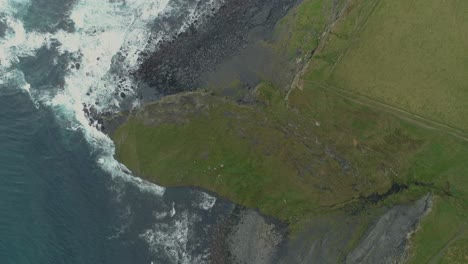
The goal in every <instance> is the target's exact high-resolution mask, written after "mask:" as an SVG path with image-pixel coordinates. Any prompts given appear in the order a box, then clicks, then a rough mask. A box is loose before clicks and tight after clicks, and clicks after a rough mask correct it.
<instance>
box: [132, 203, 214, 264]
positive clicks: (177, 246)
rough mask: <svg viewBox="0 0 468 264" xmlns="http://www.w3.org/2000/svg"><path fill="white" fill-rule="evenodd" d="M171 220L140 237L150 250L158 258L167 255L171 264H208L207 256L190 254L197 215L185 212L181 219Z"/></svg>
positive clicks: (155, 226)
mask: <svg viewBox="0 0 468 264" xmlns="http://www.w3.org/2000/svg"><path fill="white" fill-rule="evenodd" d="M171 219H172V220H171V222H169V223H159V222H158V223H156V224H154V226H153V227H152V228H151V229H147V230H145V231H144V232H143V233H142V234H140V237H141V238H142V239H143V240H145V241H146V242H147V243H148V245H149V247H150V250H151V251H153V253H154V254H155V255H158V256H161V254H165V255H166V256H167V257H168V258H169V259H170V261H171V263H180V264H194V263H197V264H203V263H207V260H206V259H207V256H208V255H207V254H193V255H191V254H188V251H189V249H188V242H189V240H190V239H192V237H191V235H190V230H191V228H192V225H194V224H195V222H196V221H197V220H198V218H197V217H196V215H190V214H189V213H188V212H187V211H184V212H182V213H181V214H179V217H176V218H171ZM155 263H158V262H155ZM161 264H162V263H161Z"/></svg>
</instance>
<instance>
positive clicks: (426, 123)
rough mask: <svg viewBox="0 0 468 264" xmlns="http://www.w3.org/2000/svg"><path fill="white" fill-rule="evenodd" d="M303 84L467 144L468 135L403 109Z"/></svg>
mask: <svg viewBox="0 0 468 264" xmlns="http://www.w3.org/2000/svg"><path fill="white" fill-rule="evenodd" d="M303 82H304V83H312V84H315V85H317V86H318V87H320V88H321V89H323V90H324V91H326V92H328V93H331V94H334V95H337V96H339V97H342V98H345V99H347V100H350V101H353V102H355V103H358V104H362V105H366V106H370V107H373V108H377V109H379V110H383V111H385V112H388V113H391V114H393V115H395V116H397V117H399V118H401V119H403V120H405V121H408V122H410V123H412V124H414V125H417V126H419V127H422V128H425V129H431V130H436V131H441V132H444V133H447V134H449V135H452V136H454V137H457V138H459V139H461V140H464V141H466V142H468V133H466V132H465V131H462V130H459V129H456V128H453V127H450V126H448V125H446V124H443V123H439V122H437V121H434V120H430V119H427V118H425V117H422V116H419V115H416V114H413V113H411V112H408V111H405V110H403V109H400V108H397V107H394V106H391V105H388V104H385V103H382V102H379V101H376V100H374V99H371V98H368V97H365V96H362V95H358V94H356V93H353V92H351V91H346V90H343V89H339V88H336V87H332V86H329V85H325V84H323V83H319V82H315V81H306V80H304V81H303Z"/></svg>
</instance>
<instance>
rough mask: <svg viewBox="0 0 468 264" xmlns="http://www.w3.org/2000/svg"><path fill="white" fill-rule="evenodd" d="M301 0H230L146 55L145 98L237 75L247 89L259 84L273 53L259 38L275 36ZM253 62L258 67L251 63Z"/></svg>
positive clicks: (142, 74)
mask: <svg viewBox="0 0 468 264" xmlns="http://www.w3.org/2000/svg"><path fill="white" fill-rule="evenodd" d="M297 2H298V1H297V0H246V1H244V0H227V1H226V2H225V3H224V4H223V5H222V6H221V8H220V9H219V11H218V12H216V13H215V14H213V15H211V16H210V17H205V21H204V22H203V23H202V24H200V25H197V26H195V25H193V26H191V27H190V28H189V29H188V30H186V31H185V32H184V33H181V34H180V35H178V36H177V37H175V38H174V39H173V40H169V41H166V42H164V41H163V42H162V43H161V45H160V47H159V48H158V49H157V51H155V52H152V53H150V54H146V56H144V57H143V63H142V65H141V67H140V68H139V69H138V71H137V72H136V73H135V74H136V76H137V77H138V79H140V80H141V81H142V82H143V85H141V87H140V94H141V95H142V97H143V99H144V100H146V101H151V100H152V99H154V98H157V97H158V96H161V95H167V94H173V93H177V92H181V91H188V90H194V89H198V88H207V87H210V86H216V85H219V84H223V83H224V84H227V83H228V82H230V81H231V82H232V81H233V80H240V82H241V83H242V87H243V88H245V89H250V88H253V87H255V86H256V85H257V84H258V83H259V82H260V79H261V76H260V73H261V70H262V67H261V66H262V65H267V64H269V62H271V59H272V58H273V57H274V56H273V55H272V54H271V53H268V52H267V51H265V49H264V48H259V47H258V43H257V42H258V41H269V40H271V38H272V32H273V30H274V27H275V25H276V23H277V22H278V21H279V20H280V19H281V18H282V17H283V16H284V15H285V14H286V13H287V11H288V10H289V9H290V8H291V7H293V6H294V5H295V4H296V3H297ZM252 63H254V64H255V67H249V66H248V65H251V64H252ZM259 66H260V67H259Z"/></svg>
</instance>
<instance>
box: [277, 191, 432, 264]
mask: <svg viewBox="0 0 468 264" xmlns="http://www.w3.org/2000/svg"><path fill="white" fill-rule="evenodd" d="M430 204H431V195H426V196H424V197H422V198H420V199H419V200H417V201H416V202H414V203H412V204H407V205H397V206H394V207H392V208H390V209H386V210H385V209H384V208H381V209H375V210H373V211H372V210H371V211H369V212H368V213H367V214H366V216H356V215H353V216H350V215H347V214H343V215H334V216H333V217H328V216H319V217H316V218H315V219H313V220H312V221H311V224H310V226H309V228H308V229H307V230H306V231H304V232H303V233H302V234H300V235H299V236H298V237H297V238H295V239H293V240H292V241H289V242H288V243H287V245H286V246H285V247H284V248H283V249H282V253H281V258H280V260H279V261H278V263H281V264H286V263H287V264H296V263H297V264H302V263H349V264H354V263H372V264H379V263H382V264H384V263H385V264H386V263H400V262H403V260H404V258H405V254H406V250H407V247H408V243H409V237H410V234H411V233H413V232H414V231H415V230H416V228H417V226H418V224H419V222H420V221H421V219H422V218H423V216H424V215H425V214H426V213H427V211H428V210H429V208H430ZM364 222H366V223H367V226H368V227H367V228H366V229H364V230H361V229H362V226H363V223H364ZM362 231H364V232H362ZM361 232H362V235H360V233H361ZM356 239H357V243H356V242H353V241H356Z"/></svg>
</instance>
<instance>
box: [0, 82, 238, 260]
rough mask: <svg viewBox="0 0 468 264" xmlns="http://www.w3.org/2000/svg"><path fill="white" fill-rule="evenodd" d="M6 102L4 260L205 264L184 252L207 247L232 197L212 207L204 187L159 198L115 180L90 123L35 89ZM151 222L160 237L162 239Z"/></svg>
mask: <svg viewBox="0 0 468 264" xmlns="http://www.w3.org/2000/svg"><path fill="white" fill-rule="evenodd" d="M0 108H1V111H0V263H6V264H9V263H12V264H13V263H15V264H26V263H36V264H41V263H44V264H46V263H70V264H73V263H77V264H78V263H80V264H83V263H90V264H93V263H151V261H153V262H154V263H203V261H199V260H197V259H196V258H190V257H186V258H184V257H183V255H184V254H187V256H190V254H191V255H193V256H197V255H204V254H206V253H207V252H206V248H207V246H209V239H208V238H209V236H208V233H209V232H210V231H209V229H207V227H210V226H213V224H214V223H215V222H216V221H217V219H219V218H220V217H223V216H226V215H228V213H229V212H230V210H231V209H232V207H231V206H230V205H229V204H227V203H226V202H224V201H219V202H217V203H216V205H215V206H214V207H213V208H212V210H210V211H206V210H203V209H200V208H199V207H197V204H196V203H195V204H194V202H196V201H197V199H199V198H200V196H199V192H197V191H195V190H190V189H185V188H180V189H171V190H168V191H166V193H165V195H164V196H163V197H159V196H158V195H156V194H154V193H151V192H145V191H142V190H141V189H140V187H138V186H137V185H134V184H130V183H127V182H125V181H119V180H118V179H114V178H112V177H111V176H110V175H108V174H107V173H105V172H103V171H102V170H101V168H99V167H98V166H97V165H96V162H95V158H96V157H95V156H94V155H93V150H92V149H91V148H90V147H89V144H88V143H87V142H86V141H85V139H84V137H83V135H82V133H81V132H80V131H70V130H66V129H63V127H62V126H61V125H60V124H59V123H57V120H56V118H55V115H54V114H53V113H52V112H51V111H50V110H48V109H45V108H36V106H35V105H34V104H33V103H32V101H31V100H30V98H29V95H28V94H27V93H25V92H22V91H16V92H14V91H13V92H9V93H3V94H1V95H0ZM200 201H201V200H200ZM173 203H174V209H175V210H176V214H175V216H173V217H169V216H167V215H170V212H171V210H172V204H173ZM155 213H161V214H165V215H166V216H165V217H162V218H161V217H160V218H157V217H155ZM147 230H153V231H155V232H156V233H155V235H157V236H160V239H159V240H158V239H156V242H155V244H149V243H148V241H147V240H145V239H144V238H143V237H142V234H143V233H144V232H145V231H147ZM154 249H155V250H154ZM184 259H185V262H184ZM191 261H193V262H191Z"/></svg>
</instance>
